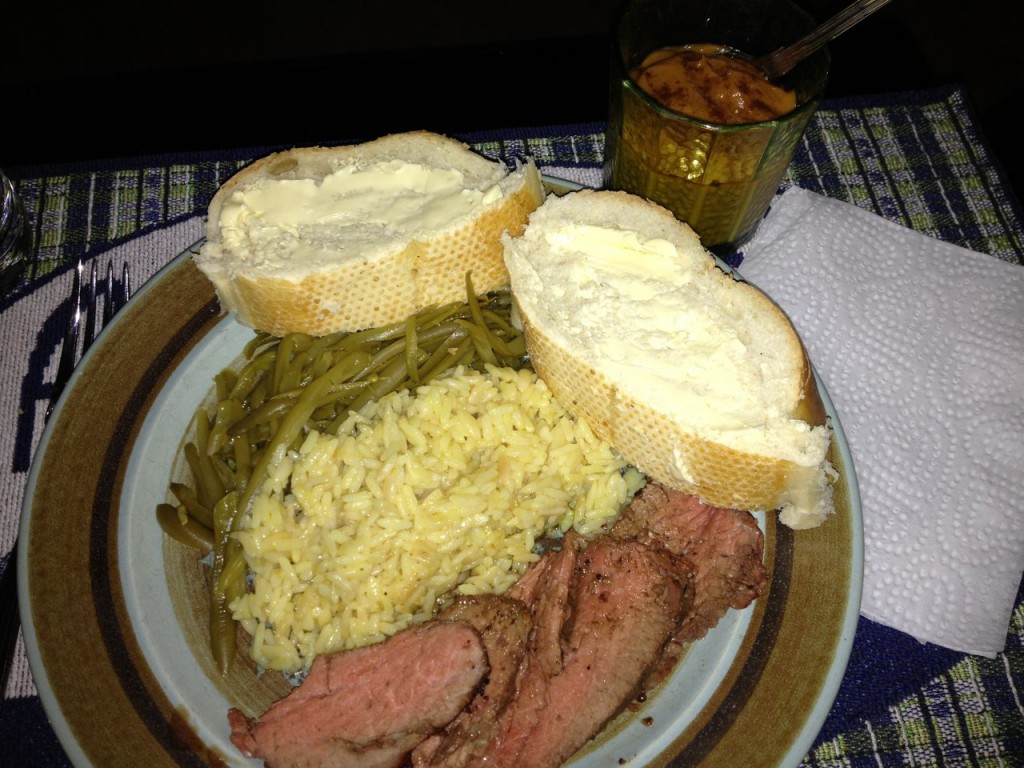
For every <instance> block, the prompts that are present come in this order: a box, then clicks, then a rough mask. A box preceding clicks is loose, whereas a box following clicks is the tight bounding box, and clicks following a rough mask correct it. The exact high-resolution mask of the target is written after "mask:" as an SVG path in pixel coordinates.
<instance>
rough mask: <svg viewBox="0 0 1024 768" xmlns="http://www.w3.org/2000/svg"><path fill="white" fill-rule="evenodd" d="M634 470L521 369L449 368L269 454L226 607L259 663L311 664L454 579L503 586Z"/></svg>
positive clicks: (593, 527)
mask: <svg viewBox="0 0 1024 768" xmlns="http://www.w3.org/2000/svg"><path fill="white" fill-rule="evenodd" d="M642 482H643V478H642V476H641V475H639V473H637V472H636V471H635V470H633V469H630V468H629V467H628V466H627V465H626V463H625V461H624V460H623V459H622V457H621V456H619V455H618V454H617V453H616V452H615V451H614V450H613V449H612V448H611V446H610V445H609V444H608V443H606V442H604V441H601V440H598V439H597V438H596V437H595V436H594V434H593V433H592V432H591V431H590V429H589V427H588V426H587V425H586V423H585V422H583V421H577V420H575V419H573V418H572V417H571V416H570V415H569V414H568V413H567V412H566V411H565V410H564V409H563V408H562V407H561V406H560V405H559V404H558V403H557V402H556V401H555V400H554V398H553V397H552V396H551V393H550V391H549V390H548V388H547V386H546V385H545V384H544V382H543V381H542V380H541V379H539V378H538V377H537V376H536V374H534V373H533V372H532V371H530V370H528V369H524V370H520V371H516V370H513V369H510V368H497V367H493V366H489V367H487V369H486V371H485V372H483V373H481V372H477V371H474V370H471V369H463V368H459V369H456V370H455V371H454V372H453V373H452V374H451V375H448V376H446V377H444V378H441V379H438V380H436V381H433V382H431V383H429V384H426V385H423V386H421V387H419V388H418V389H417V390H416V391H414V392H410V391H407V390H403V391H401V392H396V393H393V394H391V395H388V396H386V397H384V398H381V399H380V400H379V401H376V402H372V403H369V404H368V405H367V406H365V407H364V408H363V409H362V410H361V411H359V412H358V413H353V414H351V415H350V416H349V418H348V420H347V421H346V422H345V423H344V424H343V425H342V427H341V428H340V429H339V430H338V435H337V436H334V435H327V434H321V433H318V432H315V431H313V432H310V433H309V434H308V435H307V436H306V438H305V440H304V442H303V443H302V445H301V447H300V448H299V450H298V451H297V452H290V453H287V454H286V453H284V452H283V451H282V452H281V454H280V455H278V456H275V457H274V461H273V462H272V465H271V471H270V476H269V477H268V479H267V481H266V482H265V483H264V485H263V487H262V489H261V490H260V492H259V493H258V494H257V495H256V497H255V499H254V501H253V503H252V505H251V507H250V509H249V510H248V512H247V513H246V514H245V515H243V517H242V519H241V520H240V525H239V530H238V531H237V532H236V534H235V535H236V536H237V538H238V540H239V541H240V542H241V544H242V546H243V547H244V550H245V557H246V560H247V562H248V565H249V568H250V570H251V572H252V574H253V579H252V589H251V591H250V592H248V593H246V594H245V595H244V596H243V597H241V598H239V599H237V600H236V601H235V602H234V603H232V606H231V608H232V611H233V614H234V616H235V618H236V619H238V620H239V621H240V622H241V623H242V625H243V627H244V628H245V629H246V630H247V631H248V632H249V634H250V635H251V636H252V638H253V639H252V644H251V648H250V654H251V656H252V658H253V659H254V660H255V661H256V662H257V663H258V664H259V665H260V666H262V667H265V668H267V669H277V670H282V671H286V672H296V671H301V670H302V669H308V668H309V665H310V664H312V661H313V659H314V658H315V657H316V656H317V655H318V654H323V653H331V652H333V651H338V650H343V649H346V648H355V647H359V646H362V645H367V644H369V643H373V642H377V641H380V640H382V639H384V638H385V637H388V636H390V635H392V634H394V633H395V632H397V631H399V630H400V629H403V628H404V627H406V626H409V625H410V624H412V623H416V622H420V621H425V620H427V619H429V618H430V617H431V616H432V615H433V614H434V612H435V610H436V609H437V607H438V605H439V601H443V600H444V599H445V598H446V597H447V596H450V595H451V593H452V591H453V590H455V591H456V592H461V593H466V594H474V593H485V592H496V593H500V592H503V591H504V590H506V589H507V588H508V587H509V586H511V584H512V583H513V582H514V581H515V580H516V579H517V578H518V577H519V575H521V573H522V572H523V571H524V570H525V568H526V566H527V565H528V564H529V563H531V562H533V561H535V560H537V559H538V557H539V555H538V553H537V552H536V550H535V544H536V542H537V540H538V539H540V538H542V537H543V536H545V535H547V534H549V533H553V532H554V533H557V532H564V531H566V530H568V529H569V528H570V527H572V528H575V529H576V530H577V531H579V532H580V533H582V534H583V535H585V536H586V535H591V534H593V533H596V532H597V531H598V530H600V529H601V527H602V526H603V525H604V524H605V523H607V522H609V521H610V520H611V519H612V518H614V517H615V516H616V515H617V514H618V512H619V510H620V509H621V508H622V506H623V504H625V502H626V501H627V500H628V498H629V497H630V496H631V495H632V494H633V493H634V492H635V491H636V490H637V488H638V487H639V486H640V485H641V484H642Z"/></svg>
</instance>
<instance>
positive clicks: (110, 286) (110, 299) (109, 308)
mask: <svg viewBox="0 0 1024 768" xmlns="http://www.w3.org/2000/svg"><path fill="white" fill-rule="evenodd" d="M115 302H116V298H115V296H114V260H113V259H111V260H110V261H108V262H107V297H106V300H105V301H104V302H103V327H104V328H106V327H107V323H109V322H110V318H111V317H113V316H114V308H115V307H114V305H115Z"/></svg>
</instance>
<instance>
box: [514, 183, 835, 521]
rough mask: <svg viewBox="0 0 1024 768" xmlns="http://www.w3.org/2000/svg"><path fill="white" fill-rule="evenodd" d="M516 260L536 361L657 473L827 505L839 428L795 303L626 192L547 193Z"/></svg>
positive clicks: (739, 504)
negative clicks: (779, 298)
mask: <svg viewBox="0 0 1024 768" xmlns="http://www.w3.org/2000/svg"><path fill="white" fill-rule="evenodd" d="M503 242H504V246H505V263H506V265H507V267H508V270H509V274H510V277H511V287H512V294H513V296H514V298H515V302H516V309H517V312H518V315H519V318H520V321H521V322H522V325H523V328H524V330H525V335H526V341H527V347H528V351H529V354H530V357H531V360H532V364H533V367H534V369H535V370H536V371H537V373H538V374H539V375H540V376H541V378H543V379H544V381H545V382H547V384H548V386H549V387H550V389H551V390H552V393H553V394H554V396H555V397H556V398H557V399H558V400H559V401H560V402H561V403H562V404H563V405H564V406H565V407H566V408H567V409H568V410H569V411H570V412H571V413H573V414H574V415H576V416H577V417H579V418H583V419H585V420H586V421H587V422H588V423H589V424H590V426H591V428H592V429H593V430H594V432H595V433H596V434H597V435H598V436H599V437H601V438H602V439H605V440H607V441H608V442H609V443H611V444H612V445H613V446H614V447H615V448H616V449H618V450H619V451H620V452H621V453H622V455H623V456H624V457H625V458H626V459H627V460H628V461H629V462H630V463H632V464H634V465H635V466H636V467H638V468H639V469H641V470H642V471H643V472H644V473H646V474H647V475H648V476H649V477H652V478H655V479H657V480H659V481H661V482H663V483H666V484H667V485H670V486H672V487H674V488H678V489H681V490H683V491H686V492H688V493H692V494H695V495H696V496H699V497H700V498H701V499H702V500H703V501H704V502H706V503H708V504H711V505H714V506H718V507H729V508H734V509H746V510H761V509H763V510H775V509H778V510H779V511H780V518H781V520H782V521H783V522H784V523H785V524H787V525H789V526H790V527H792V528H810V527H814V526H817V525H820V524H821V523H822V521H823V520H824V519H825V518H826V517H827V516H828V515H829V514H830V513H831V511H832V509H833V503H832V485H831V484H832V482H833V481H834V478H835V471H834V470H833V468H832V467H831V465H830V464H829V462H828V459H827V452H828V448H829V443H830V440H831V430H830V428H829V426H828V425H827V424H826V420H825V414H824V408H823V406H822V403H821V399H820V397H819V395H818V391H817V388H816V386H815V383H814V377H813V375H812V372H811V368H810V364H809V363H808V360H807V356H806V353H805V351H804V347H803V344H802V343H801V341H800V338H799V337H798V335H797V333H796V331H795V330H794V328H793V326H792V323H791V322H790V320H789V318H788V317H787V316H786V315H785V313H784V312H783V311H782V310H781V309H780V308H779V307H778V305H776V304H775V303H774V302H772V301H771V300H770V299H769V298H768V297H767V296H765V295H764V294H763V293H762V292H761V291H759V290H758V289H756V288H755V287H753V286H751V285H749V284H747V283H744V282H741V281H739V280H737V279H735V278H734V277H732V276H731V275H729V274H726V273H725V272H724V271H723V270H721V269H720V268H719V267H718V266H717V264H716V262H715V260H714V257H713V256H711V254H710V253H708V252H707V251H706V250H705V249H704V248H703V247H702V246H701V244H700V240H699V239H698V237H697V235H696V234H695V233H694V232H693V230H692V229H690V227H688V226H687V225H686V224H683V223H681V222H679V221H678V220H677V219H675V217H674V216H673V215H672V214H671V213H670V212H669V211H667V210H666V209H664V208H662V207H660V206H658V205H655V204H654V203H651V202H648V201H646V200H644V199H642V198H640V197H636V196H633V195H630V194H627V193H625V192H613V191H594V190H583V191H579V192H572V193H569V194H567V195H565V196H564V197H555V196H553V195H552V196H549V197H548V199H547V200H546V201H545V202H544V204H543V205H542V206H541V207H540V208H538V209H537V210H536V211H534V212H533V213H532V214H531V216H530V221H529V224H528V225H527V227H526V229H525V231H524V232H523V234H522V235H521V236H518V237H515V236H511V235H506V236H505V237H504V238H503Z"/></svg>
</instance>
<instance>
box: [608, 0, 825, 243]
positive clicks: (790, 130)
mask: <svg viewBox="0 0 1024 768" xmlns="http://www.w3.org/2000/svg"><path fill="white" fill-rule="evenodd" d="M813 28H814V21H813V20H812V19H811V18H810V17H809V16H808V15H807V14H806V13H804V12H803V11H802V10H800V9H799V8H798V7H797V6H795V5H793V4H792V3H790V2H788V0H630V1H629V2H627V3H626V5H625V6H624V8H623V10H622V12H621V14H620V16H619V18H618V20H617V23H616V27H615V32H614V39H613V44H612V56H611V59H612V61H611V82H610V89H609V117H608V130H607V134H606V148H605V162H604V185H605V186H606V187H609V188H613V189H622V190H626V191H627V192H632V193H634V194H637V195H640V196H642V197H646V198H648V199H650V200H653V201H655V202H657V203H660V204H661V205H663V206H665V207H666V208H669V209H670V210H671V211H672V212H673V213H674V214H675V215H676V217H677V218H679V219H681V220H683V221H685V222H687V223H688V224H689V225H690V226H691V227H693V229H694V230H695V231H696V232H697V234H698V235H700V238H701V242H702V243H703V244H704V246H705V247H706V248H708V249H709V250H711V251H713V252H715V253H717V254H718V255H720V256H725V255H728V254H729V253H732V252H734V251H735V250H736V249H737V248H738V247H739V246H741V245H742V244H743V243H744V242H745V241H746V240H748V239H749V238H750V237H751V235H753V233H754V231H755V229H756V228H757V225H758V224H759V223H760V221H761V219H762V218H763V217H764V214H765V212H766V211H767V210H768V206H769V204H770V203H771V200H772V197H773V196H774V195H775V193H776V191H777V190H778V188H779V185H780V182H781V181H782V177H783V176H784V175H785V172H786V168H787V166H788V165H789V162H790V160H791V159H792V157H793V152H794V150H795V149H796V147H797V145H798V144H799V142H800V138H801V136H802V135H803V132H804V129H805V127H806V126H807V123H808V121H809V120H810V117H811V115H812V114H813V113H814V110H815V108H816V107H817V104H818V101H819V99H820V97H821V94H822V92H823V90H824V88H825V85H826V81H827V78H828V68H829V53H828V51H827V50H826V49H824V48H823V49H821V50H819V51H818V52H816V53H815V54H813V55H812V56H810V57H809V58H808V59H805V60H804V61H803V62H801V63H800V64H799V65H798V66H797V67H796V68H795V69H793V70H792V71H791V72H790V73H789V74H787V75H786V76H785V77H784V78H782V79H781V80H780V81H779V82H778V84H779V85H781V86H783V87H785V88H787V89H788V90H792V91H793V92H794V93H795V95H796V108H795V109H794V110H792V111H791V112H789V113H787V114H785V115H782V116H781V117H778V118H777V119H774V120H766V121H763V122H754V123H745V124H739V125H721V124H716V123H711V122H705V121H702V120H699V119H695V118H692V117H689V116H687V115H685V114H683V113H681V112H677V111H674V110H672V109H669V108H668V107H666V106H663V105H662V104H660V103H659V102H658V101H656V100H655V99H654V98H653V97H651V96H650V95H648V94H647V93H646V92H645V91H643V90H642V89H641V88H640V87H639V86H638V85H637V84H636V82H634V81H633V79H632V78H631V77H630V75H629V72H630V70H631V69H633V68H634V67H635V66H636V65H638V64H639V63H640V62H641V61H643V60H644V58H645V57H646V56H647V54H649V53H650V52H651V51H654V50H656V49H658V48H661V47H663V46H681V45H687V44H699V43H710V44H715V45H722V46H728V47H731V48H733V49H736V50H738V51H740V52H742V53H744V54H748V55H750V56H760V55H762V54H765V53H768V52H770V51H772V50H774V49H776V48H778V47H780V46H782V45H785V44H787V43H791V42H794V41H796V40H797V39H799V38H800V37H801V36H803V35H804V34H805V33H807V32H809V31H810V30H811V29H813Z"/></svg>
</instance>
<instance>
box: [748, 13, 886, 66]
mask: <svg viewBox="0 0 1024 768" xmlns="http://www.w3.org/2000/svg"><path fill="white" fill-rule="evenodd" d="M890 1H891V0H856V1H855V2H853V3H851V4H850V5H848V6H846V8H844V9H843V10H841V11H840V12H839V13H837V14H836V15H835V16H833V17H832V18H830V19H829V20H828V21H826V22H824V23H822V24H819V25H818V27H817V28H816V29H814V30H813V31H811V32H809V33H808V34H806V35H805V36H804V37H802V38H800V39H799V40H797V41H796V42H795V43H791V44H790V45H785V46H783V47H781V48H776V49H775V50H774V51H772V52H771V53H767V54H765V55H764V56H760V57H758V58H756V59H751V60H750V63H751V64H753V65H754V66H755V67H757V68H758V69H760V70H762V71H763V72H764V73H765V76H766V77H767V78H768V79H769V80H777V79H778V78H780V77H782V76H783V75H784V74H786V73H787V72H789V70H791V69H792V68H793V67H795V66H796V65H797V64H799V63H800V62H801V61H803V60H804V59H805V58H807V57H808V56H810V55H811V54H812V53H814V52H815V51H817V50H818V49H819V48H821V46H823V45H825V43H828V42H829V41H831V40H834V39H835V38H837V37H839V35H841V34H843V32H845V31H846V30H848V29H849V28H850V27H852V26H853V25H855V24H857V23H859V22H861V21H863V20H864V19H866V18H867V17H868V16H870V15H871V14H872V13H874V12H875V11H877V10H878V9H879V8H881V7H882V6H883V5H888V4H889V2H890Z"/></svg>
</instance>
